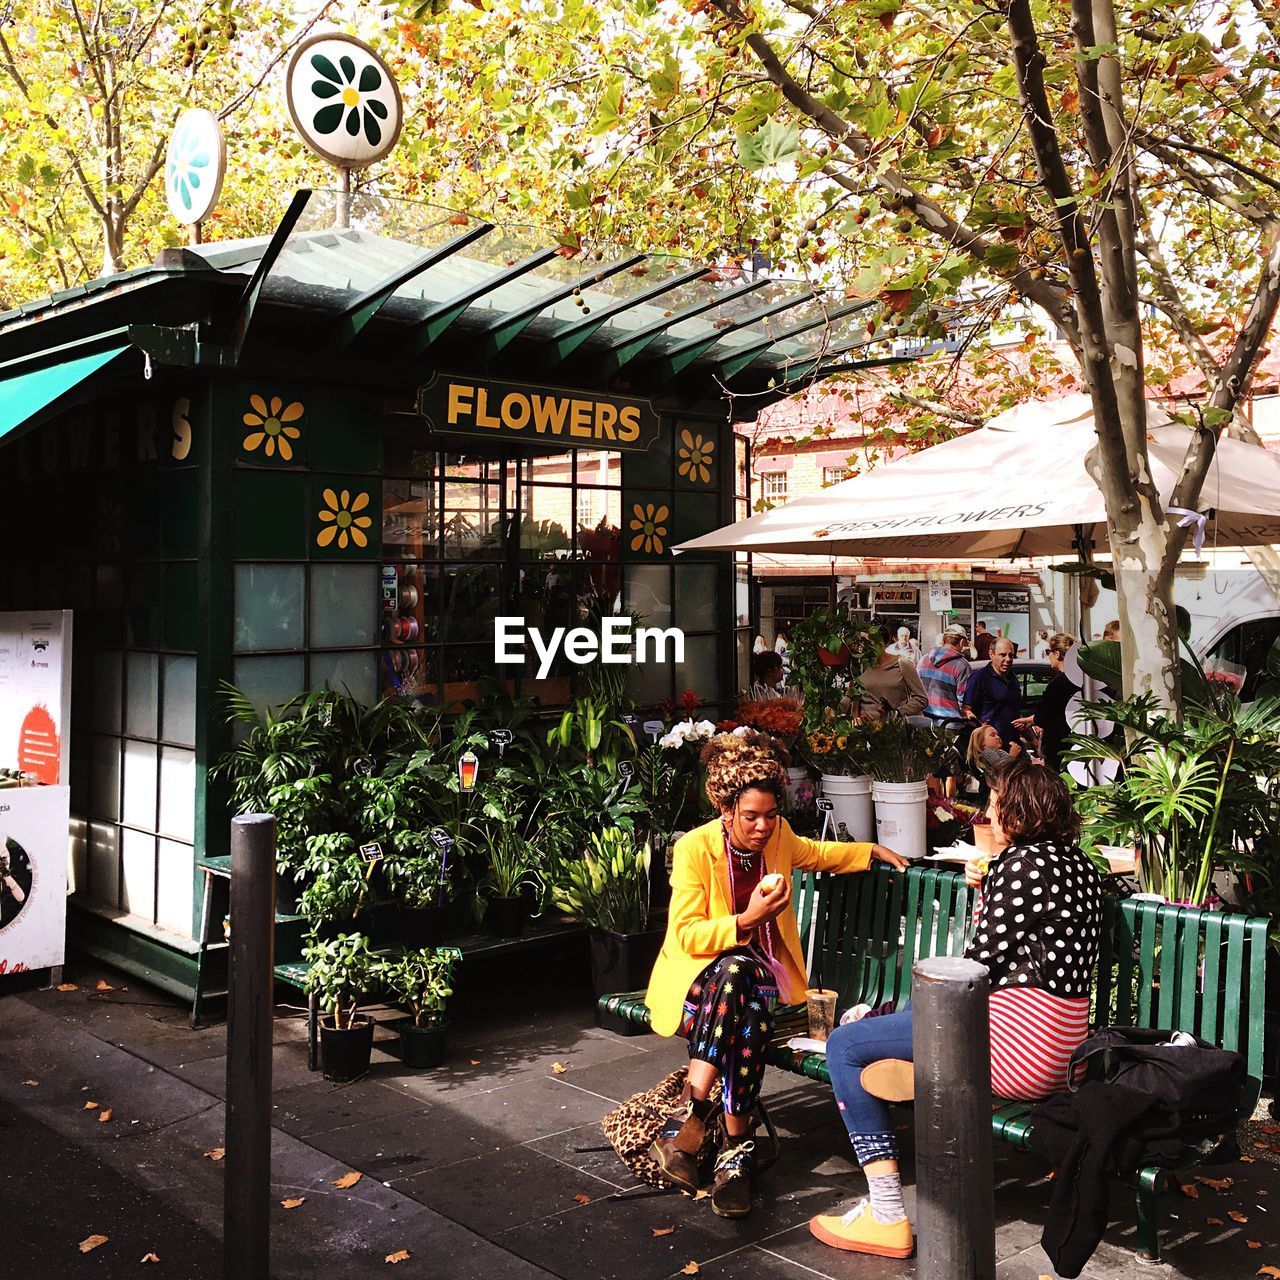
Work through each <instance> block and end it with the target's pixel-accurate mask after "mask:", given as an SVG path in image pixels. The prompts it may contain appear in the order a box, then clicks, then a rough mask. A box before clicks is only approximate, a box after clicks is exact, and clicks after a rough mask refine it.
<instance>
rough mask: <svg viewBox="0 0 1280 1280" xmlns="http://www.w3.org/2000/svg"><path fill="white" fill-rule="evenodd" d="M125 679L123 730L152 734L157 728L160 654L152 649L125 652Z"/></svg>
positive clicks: (141, 736) (138, 735)
mask: <svg viewBox="0 0 1280 1280" xmlns="http://www.w3.org/2000/svg"><path fill="white" fill-rule="evenodd" d="M127 661H128V666H127V671H128V675H127V678H126V681H125V698H126V701H125V709H124V723H125V732H126V733H130V734H133V736H134V737H138V738H154V737H156V735H157V734H158V733H159V731H160V725H159V716H158V712H159V704H160V658H159V655H158V654H154V653H131V654H129V655H128V660H127Z"/></svg>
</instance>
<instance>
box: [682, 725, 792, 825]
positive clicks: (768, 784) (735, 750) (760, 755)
mask: <svg viewBox="0 0 1280 1280" xmlns="http://www.w3.org/2000/svg"><path fill="white" fill-rule="evenodd" d="M699 759H700V760H701V761H702V767H703V768H704V769H705V770H706V771H707V798H708V799H709V800H710V801H711V803H712V804H713V805H715V806H716V808H717V809H732V808H733V806H734V805H735V804H737V803H738V800H739V799H740V797H741V796H742V793H743V792H744V791H750V790H752V789H754V790H757V791H768V792H769V793H770V794H771V795H772V796H773V798H774V799H775V800H778V801H781V800H782V796H783V794H784V792H785V791H786V786H787V766H788V765H789V764H790V763H791V754H790V752H788V750H787V749H786V747H784V746H783V745H782V743H780V742H779V741H778V740H777V739H776V738H771V737H770V736H769V735H768V734H767V733H758V732H757V731H756V730H754V729H750V730H748V731H747V732H746V733H741V732H738V733H717V734H716V735H715V737H713V738H711V739H709V740H708V742H707V745H706V746H705V747H703V748H702V754H701V756H700V757H699Z"/></svg>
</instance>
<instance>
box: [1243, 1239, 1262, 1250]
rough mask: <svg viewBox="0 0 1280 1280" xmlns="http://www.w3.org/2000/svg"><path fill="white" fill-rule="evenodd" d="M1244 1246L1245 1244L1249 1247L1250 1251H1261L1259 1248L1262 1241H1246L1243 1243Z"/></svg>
mask: <svg viewBox="0 0 1280 1280" xmlns="http://www.w3.org/2000/svg"><path fill="white" fill-rule="evenodd" d="M1245 1244H1246V1245H1248V1247H1249V1248H1250V1249H1261V1248H1262V1241H1261V1240H1246V1241H1245Z"/></svg>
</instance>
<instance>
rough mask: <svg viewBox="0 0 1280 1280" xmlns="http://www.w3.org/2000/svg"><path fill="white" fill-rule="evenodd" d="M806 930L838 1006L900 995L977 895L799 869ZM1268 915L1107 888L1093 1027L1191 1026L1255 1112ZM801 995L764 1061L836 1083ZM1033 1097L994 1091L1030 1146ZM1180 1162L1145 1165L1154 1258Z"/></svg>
mask: <svg viewBox="0 0 1280 1280" xmlns="http://www.w3.org/2000/svg"><path fill="white" fill-rule="evenodd" d="M792 887H793V891H794V902H795V907H796V915H797V918H798V920H799V924H800V937H801V940H802V942H803V944H804V946H805V949H806V952H807V954H806V961H807V963H808V969H809V974H810V976H811V978H812V979H813V980H814V982H815V984H816V982H817V980H818V979H819V978H821V980H822V983H823V985H825V986H827V987H831V988H834V989H835V990H836V991H838V992H839V993H840V998H839V1004H838V1007H839V1008H841V1009H846V1008H848V1007H849V1006H850V1005H854V1004H862V1003H865V1004H870V1005H872V1006H875V1005H877V1004H882V1003H884V1002H885V1001H886V1000H895V1001H897V1002H898V1004H899V1005H902V1004H903V1003H904V1002H906V1001H907V1000H908V999H909V998H910V994H911V969H912V965H913V964H914V963H915V961H916V960H919V959H921V958H922V957H927V956H940V955H958V954H960V952H961V951H963V950H964V946H965V943H966V942H967V940H968V936H969V933H970V930H971V928H972V924H973V903H974V897H975V894H974V892H973V890H971V889H970V888H969V887H968V886H967V885H966V884H965V882H964V877H963V875H961V874H960V873H959V872H956V871H944V870H941V869H939V868H936V867H919V866H916V867H911V868H910V869H909V870H907V871H906V872H901V873H899V872H894V871H891V870H890V869H889V868H887V867H884V866H877V867H875V868H874V869H873V870H871V871H869V872H865V873H863V874H860V875H846V876H832V875H826V874H818V875H814V874H812V873H805V872H797V873H796V875H795V878H794V881H793V886H792ZM1267 924H1268V921H1267V919H1266V918H1265V917H1251V916H1246V915H1243V914H1240V913H1226V912H1221V911H1199V910H1195V909H1192V908H1187V907H1176V906H1168V905H1165V904H1164V903H1157V902H1138V901H1134V900H1132V899H1118V898H1107V899H1105V901H1104V907H1103V936H1102V948H1101V952H1100V954H1099V958H1098V967H1097V969H1096V971H1095V974H1094V987H1093V993H1092V1017H1091V1023H1092V1025H1093V1026H1107V1025H1112V1026H1140V1027H1159V1028H1162V1029H1165V1030H1170V1031H1173V1030H1180V1031H1190V1032H1193V1033H1194V1034H1196V1035H1198V1036H1201V1037H1202V1038H1203V1039H1205V1040H1208V1041H1210V1042H1212V1043H1213V1044H1216V1045H1219V1046H1221V1047H1222V1048H1224V1049H1232V1050H1235V1051H1236V1052H1237V1053H1241V1054H1243V1055H1244V1057H1245V1061H1246V1069H1247V1075H1248V1078H1247V1081H1246V1085H1245V1095H1244V1097H1243V1098H1242V1099H1241V1105H1240V1118H1241V1119H1247V1118H1248V1117H1249V1116H1251V1115H1252V1114H1253V1110H1254V1107H1255V1106H1256V1105H1257V1101H1258V1095H1259V1093H1260V1091H1261V1088H1262V1056H1263V1005H1264V998H1265V980H1266V953H1267ZM599 1009H600V1011H601V1012H604V1013H609V1014H612V1015H614V1016H615V1017H621V1018H624V1019H627V1020H628V1021H630V1022H633V1023H636V1024H638V1025H642V1026H646V1027H647V1026H648V1025H649V1010H648V1008H647V1007H646V1005H645V1003H644V992H642V991H641V992H629V993H620V994H616V995H606V996H602V997H601V998H600V1001H599ZM804 1023H805V1012H804V1008H803V1006H800V1007H794V1006H792V1007H785V1008H782V1009H779V1010H778V1012H777V1015H776V1019H775V1027H774V1036H773V1041H772V1043H771V1045H770V1047H769V1051H768V1055H767V1060H768V1062H769V1063H770V1065H772V1066H776V1067H780V1068H782V1069H783V1070H786V1071H791V1072H794V1073H796V1074H798V1075H802V1076H807V1077H808V1078H809V1079H811V1080H819V1081H822V1082H823V1083H825V1084H830V1083H831V1077H830V1075H829V1074H828V1072H827V1060H826V1057H825V1056H824V1055H823V1054H819V1053H797V1052H796V1051H794V1050H791V1049H788V1048H787V1047H786V1044H785V1041H786V1040H788V1039H789V1038H790V1037H791V1036H793V1035H796V1034H800V1033H802V1032H803V1028H804ZM1030 1112H1031V1104H1030V1103H1024V1102H1001V1101H1000V1099H995V1102H994V1106H993V1110H992V1115H991V1123H992V1129H993V1132H994V1135H995V1137H996V1138H998V1139H1000V1140H1001V1141H1003V1142H1008V1143H1011V1144H1012V1145H1014V1146H1016V1147H1021V1148H1026V1147H1028V1146H1030V1141H1031V1124H1030V1119H1029V1117H1030ZM1219 1145H1220V1142H1219V1141H1218V1140H1217V1139H1213V1140H1207V1141H1204V1142H1200V1143H1195V1144H1192V1143H1189V1144H1188V1146H1187V1149H1186V1153H1185V1160H1183V1161H1180V1162H1179V1165H1178V1167H1179V1168H1181V1169H1185V1168H1190V1167H1192V1166H1194V1165H1195V1164H1197V1163H1199V1162H1200V1160H1202V1159H1204V1158H1205V1157H1206V1156H1208V1155H1209V1154H1211V1152H1212V1151H1214V1150H1215V1149H1216V1148H1217V1147H1218V1146H1219ZM1173 1172H1174V1171H1173V1170H1170V1169H1165V1168H1158V1167H1148V1168H1143V1169H1140V1170H1138V1172H1137V1176H1136V1180H1135V1181H1136V1191H1137V1204H1138V1234H1137V1244H1138V1249H1137V1252H1138V1257H1139V1258H1140V1259H1141V1260H1142V1261H1144V1262H1155V1261H1158V1260H1159V1227H1158V1218H1157V1200H1158V1197H1159V1195H1160V1193H1161V1192H1162V1191H1164V1190H1166V1188H1167V1186H1168V1183H1169V1181H1170V1179H1171V1177H1172V1176H1173Z"/></svg>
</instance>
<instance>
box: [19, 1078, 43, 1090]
mask: <svg viewBox="0 0 1280 1280" xmlns="http://www.w3.org/2000/svg"><path fill="white" fill-rule="evenodd" d="M22 1083H23V1084H29V1085H30V1086H31V1087H32V1088H35V1086H36V1085H38V1084H39V1083H40V1081H39V1080H24V1081H23V1082H22Z"/></svg>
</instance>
